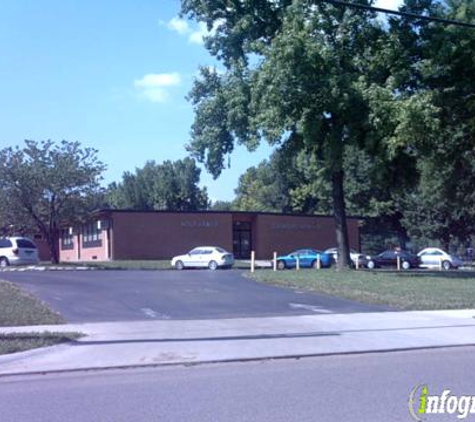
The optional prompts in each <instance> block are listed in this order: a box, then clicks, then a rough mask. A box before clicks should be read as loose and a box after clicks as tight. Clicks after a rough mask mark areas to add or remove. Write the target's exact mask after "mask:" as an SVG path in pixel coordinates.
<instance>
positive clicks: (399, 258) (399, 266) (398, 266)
mask: <svg viewBox="0 0 475 422" xmlns="http://www.w3.org/2000/svg"><path fill="white" fill-rule="evenodd" d="M397 270H398V271H401V257H400V256H399V255H398V257H397Z"/></svg>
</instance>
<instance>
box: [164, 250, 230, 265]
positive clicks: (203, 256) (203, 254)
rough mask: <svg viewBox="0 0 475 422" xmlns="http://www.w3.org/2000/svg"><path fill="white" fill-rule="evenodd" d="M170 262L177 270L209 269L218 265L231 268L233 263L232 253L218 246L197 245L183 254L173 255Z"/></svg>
mask: <svg viewBox="0 0 475 422" xmlns="http://www.w3.org/2000/svg"><path fill="white" fill-rule="evenodd" d="M171 264H172V266H173V267H175V268H176V269H177V270H183V269H184V268H203V267H204V268H206V267H207V268H209V269H210V270H216V269H218V268H219V267H223V268H231V267H232V266H233V264H234V255H233V254H231V253H229V252H227V251H226V250H224V249H223V248H220V247H219V246H198V247H197V248H194V249H192V250H191V251H190V252H188V253H187V254H185V255H179V256H175V257H174V258H173V259H172V261H171Z"/></svg>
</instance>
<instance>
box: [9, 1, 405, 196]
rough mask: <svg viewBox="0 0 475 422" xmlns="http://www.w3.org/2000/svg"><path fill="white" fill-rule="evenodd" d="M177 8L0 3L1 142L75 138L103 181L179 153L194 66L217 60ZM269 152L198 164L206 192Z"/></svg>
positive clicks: (229, 189)
mask: <svg viewBox="0 0 475 422" xmlns="http://www.w3.org/2000/svg"><path fill="white" fill-rule="evenodd" d="M395 1H396V0H392V1H391V2H389V1H386V2H384V1H380V2H379V3H378V5H380V6H381V7H389V6H393V5H395V4H397V3H395ZM178 11H179V1H178V0H139V1H137V2H133V1H109V0H100V1H97V0H95V1H92V0H41V1H40V0H10V1H8V0H3V1H2V2H0V116H1V124H0V148H4V147H7V146H14V145H21V144H22V143H23V140H25V139H34V140H45V139H51V140H54V141H60V140H62V139H66V140H69V141H80V142H81V143H82V144H83V145H84V146H91V147H95V148H97V149H98V150H99V157H100V159H101V160H102V161H103V162H105V163H106V164H107V166H108V170H107V171H106V173H105V175H104V176H105V184H108V183H110V182H113V181H120V179H121V176H122V174H123V172H124V171H134V169H135V168H136V167H142V166H143V165H144V164H145V162H146V161H147V160H155V161H157V162H162V161H164V160H167V159H169V160H177V159H179V158H183V157H185V156H187V152H186V151H185V148H184V145H185V144H186V143H187V142H188V141H189V132H190V126H191V124H192V122H193V111H192V108H191V106H190V104H189V103H188V102H187V101H186V99H185V96H186V94H187V93H188V92H189V90H190V88H191V86H192V81H193V77H194V75H195V74H196V72H197V69H198V66H199V65H204V66H208V65H215V64H216V63H215V62H214V60H213V59H212V58H211V57H210V56H209V54H208V53H207V51H206V50H205V49H204V47H203V45H202V43H201V40H202V36H203V33H204V28H202V27H200V26H199V25H196V24H195V23H192V22H185V21H182V20H178V19H177V14H178ZM270 152H271V148H270V147H268V146H267V145H262V146H261V147H260V148H259V150H258V151H256V152H253V153H249V152H247V151H246V150H245V149H244V148H242V147H239V148H238V149H237V150H236V152H235V153H234V154H233V155H232V157H231V168H230V169H227V170H225V171H224V172H223V174H222V175H221V177H220V178H219V179H217V180H216V181H214V180H213V179H212V178H211V176H210V175H208V174H207V172H206V171H205V170H204V169H203V171H202V175H201V185H202V186H207V188H208V193H209V196H210V198H212V199H213V200H216V199H223V200H229V199H232V198H233V197H234V189H235V187H236V186H237V181H238V177H239V175H240V174H242V173H243V172H244V171H245V170H246V169H247V168H248V167H249V166H251V165H255V164H257V163H258V162H260V161H261V160H262V159H264V158H266V157H268V156H269V154H270Z"/></svg>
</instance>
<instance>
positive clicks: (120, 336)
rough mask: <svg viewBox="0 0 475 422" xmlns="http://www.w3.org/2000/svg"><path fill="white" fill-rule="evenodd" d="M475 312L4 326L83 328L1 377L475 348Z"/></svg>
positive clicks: (1, 365)
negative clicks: (72, 337) (76, 335)
mask: <svg viewBox="0 0 475 422" xmlns="http://www.w3.org/2000/svg"><path fill="white" fill-rule="evenodd" d="M474 316H475V310H462V311H427V312H422V311H417V312H383V313H360V314H331V315H310V316H297V317H274V318H248V319H247V318H246V319H244V318H242V319H221V320H198V321H196V320H194V321H183V320H182V321H174V320H173V321H170V320H169V321H138V322H114V323H95V324H69V325H53V326H33V327H11V328H0V333H8V332H32V331H35V332H38V331H56V332H58V331H79V332H81V333H84V334H86V336H85V337H83V338H81V339H80V340H78V341H77V342H76V343H72V344H64V345H59V346H53V347H49V348H45V349H37V350H32V351H28V352H22V353H17V354H12V355H4V356H0V376H2V375H11V374H22V373H42V372H50V371H68V370H81V369H100V368H120V367H135V366H149V365H170V364H197V363H209V362H229V361H244V360H253V359H273V358H274V359H277V358H290V357H304V356H319V355H330V354H347V353H364V352H377V351H392V350H406V349H414V348H416V349H417V348H432V347H447V346H461V345H475V319H474Z"/></svg>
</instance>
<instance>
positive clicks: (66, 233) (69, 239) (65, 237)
mask: <svg viewBox="0 0 475 422" xmlns="http://www.w3.org/2000/svg"><path fill="white" fill-rule="evenodd" d="M61 249H62V250H63V251H64V250H68V249H74V241H73V234H72V232H71V230H69V229H68V230H63V231H62V232H61Z"/></svg>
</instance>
